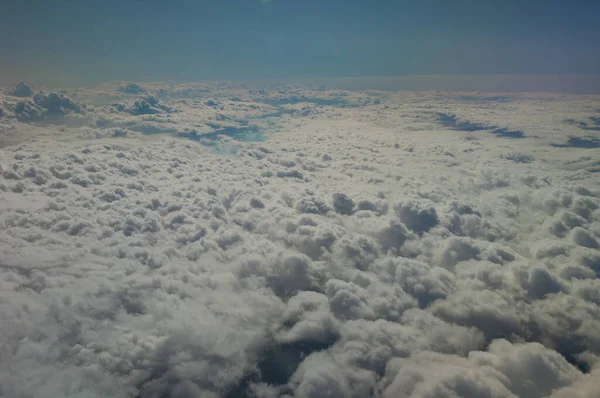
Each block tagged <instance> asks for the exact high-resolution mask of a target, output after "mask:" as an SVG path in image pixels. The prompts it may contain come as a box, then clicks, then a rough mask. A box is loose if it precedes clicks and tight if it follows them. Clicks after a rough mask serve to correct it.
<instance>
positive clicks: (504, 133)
mask: <svg viewBox="0 0 600 398" xmlns="http://www.w3.org/2000/svg"><path fill="white" fill-rule="evenodd" d="M492 134H494V135H495V136H497V137H501V138H526V135H525V133H524V132H522V131H520V130H510V129H506V128H500V129H494V130H492Z"/></svg>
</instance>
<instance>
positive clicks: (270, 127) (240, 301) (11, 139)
mask: <svg viewBox="0 0 600 398" xmlns="http://www.w3.org/2000/svg"><path fill="white" fill-rule="evenodd" d="M144 90H146V91H147V94H145V96H144V97H142V98H141V99H138V100H133V102H132V101H131V100H130V99H128V98H129V97H130V96H129V93H128V94H126V95H124V94H125V93H121V94H119V89H118V87H117V88H115V87H110V86H108V87H98V88H95V89H94V90H90V91H85V90H84V89H81V90H79V91H77V92H73V93H68V95H67V94H66V93H65V94H62V93H61V94H58V93H55V94H52V93H51V94H45V93H40V94H38V95H36V98H37V100H36V99H35V98H34V99H33V101H29V102H27V101H23V102H18V101H20V100H18V101H17V100H11V99H10V98H9V97H7V98H6V102H7V104H8V105H9V106H5V108H6V109H14V108H13V107H14V106H15V104H17V103H22V104H23V105H19V108H18V109H16V110H20V112H16V110H15V113H10V114H8V115H7V117H3V118H2V119H0V127H1V130H0V133H1V134H2V140H0V143H2V149H1V150H0V223H1V228H0V317H1V322H0V396H3V397H4V396H6V397H57V396H65V397H83V396H85V397H106V396H111V397H144V398H146V397H149V398H152V397H157V398H158V397H182V398H185V397H259V398H272V397H303V398H304V397H307V398H308V397H332V398H333V397H335V398H338V397H356V398H359V397H381V398H384V397H385V398H388V397H390V398H391V397H430V398H433V397H435V398H442V397H448V398H449V397H466V398H471V397H494V398H499V397H527V398H533V397H551V398H564V397H586V398H592V397H597V396H598V386H597V377H598V375H600V373H599V372H600V295H599V293H598V292H600V278H599V277H600V251H599V247H600V184H599V181H598V179H597V171H598V159H600V153H599V152H598V151H599V150H598V149H594V148H588V149H582V148H570V147H566V146H565V147H558V146H552V145H551V144H553V143H556V142H558V140H560V139H564V138H563V137H564V136H565V135H577V134H581V132H580V131H579V130H581V127H580V126H578V125H577V124H573V123H569V122H566V121H565V119H567V117H566V115H570V117H571V118H573V117H576V118H578V119H580V120H584V119H585V118H586V117H587V118H589V116H590V114H589V113H590V112H593V110H594V109H600V99H599V98H595V97H576V96H573V97H551V98H548V97H544V96H542V95H540V96H534V95H532V96H522V97H514V98H513V99H511V100H510V101H493V100H489V99H485V98H482V97H481V96H480V95H479V94H472V95H470V97H469V98H468V99H466V98H464V96H463V97H462V98H461V97H460V96H455V95H452V94H443V95H442V94H439V93H386V94H383V93H377V92H360V93H354V92H329V91H322V90H321V91H319V90H308V89H302V88H298V87H284V88H281V89H278V90H275V91H266V90H248V89H247V88H245V87H240V86H236V85H226V84H224V83H215V84H214V85H205V86H201V85H199V86H194V85H190V86H178V87H177V86H172V85H159V84H156V85H151V84H148V85H147V87H145V89H144ZM128 91H131V90H128ZM133 94H136V95H138V94H139V93H137V92H136V93H133ZM120 95H123V96H120ZM159 95H160V98H161V99H160V100H159V98H158V96H159ZM336 98H337V100H335V101H338V102H335V101H334V99H336ZM340 98H343V99H344V100H343V103H340V102H339V101H341V100H340ZM292 99H293V100H292ZM141 101H144V103H142V102H141ZM209 101H210V102H209ZM332 101H334V102H332ZM83 103H88V104H89V105H87V106H86V107H85V112H83V109H84V108H83V105H80V104H83ZM115 103H122V104H125V105H124V108H123V109H121V110H119V109H115V106H114V105H113V104H115ZM21 108H22V109H21ZM38 108H39V109H41V110H42V111H39V109H38ZM148 109H150V110H152V109H157V110H158V111H157V112H146V110H148ZM515 109H518V110H519V111H518V112H515ZM549 109H552V111H549ZM590 109H591V110H592V111H590ZM38 112H42V113H44V112H55V113H56V116H57V117H58V118H59V119H58V120H59V121H60V120H63V121H64V124H62V125H61V124H57V125H52V126H45V125H36V124H35V123H31V122H32V121H34V120H35V119H36V116H35V115H37V113H38ZM80 113H82V114H80ZM439 113H444V114H451V115H455V116H454V117H455V120H461V121H463V122H464V123H466V121H469V123H472V124H476V123H480V124H485V125H493V126H501V127H499V128H506V129H507V130H509V131H525V132H526V133H527V134H526V136H525V138H510V137H505V136H499V135H496V134H493V133H492V132H490V131H488V130H477V131H470V130H471V129H468V130H469V131H461V130H460V128H458V127H457V126H459V125H457V126H452V127H451V128H446V127H444V126H443V125H441V124H440V123H439ZM25 114H26V115H31V116H28V117H24V116H19V115H25ZM74 115H77V117H79V119H73V116H74ZM511 115H512V116H511ZM520 115H527V116H526V117H525V116H520ZM532 115H533V116H532ZM592 116H593V115H592ZM60 118H62V119H60ZM73 120H77V121H82V122H81V123H79V124H77V125H74V124H73V123H74V122H73ZM463 122H461V123H463ZM57 123H58V122H57ZM248 125H253V126H254V127H253V128H260V129H261V131H264V134H262V135H258V134H254V133H252V132H253V131H255V130H246V129H245V128H246V127H247V126H248ZM578 129H579V130H578ZM192 132H193V134H192ZM183 133H187V135H183ZM592 133H593V132H592ZM253 134H254V135H253ZM181 136H184V137H187V138H180V137H181ZM188 138H192V139H188ZM242 138H243V139H242ZM259 141H260V142H259ZM524 159H525V160H524Z"/></svg>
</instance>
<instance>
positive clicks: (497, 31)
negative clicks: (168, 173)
mask: <svg viewBox="0 0 600 398" xmlns="http://www.w3.org/2000/svg"><path fill="white" fill-rule="evenodd" d="M1 3H3V4H2V7H1V10H2V12H1V13H0V37H2V38H3V39H2V40H1V41H0V54H1V57H2V60H3V62H2V68H1V69H0V81H1V82H2V83H13V82H14V81H15V80H16V79H28V80H29V81H31V82H33V83H46V84H48V83H53V82H54V83H57V84H68V83H76V84H82V83H96V82H102V81H106V80H114V79H117V80H127V79H129V80H205V79H208V80H211V79H231V80H240V79H268V78H317V77H318V78H324V77H326V78H331V77H351V76H403V75H418V74H419V75H420V74H437V75H448V74H450V75H454V74H558V75H580V74H584V75H590V74H597V72H598V71H599V70H600V27H599V25H598V21H597V15H598V13H599V12H600V3H598V2H597V1H585V0H575V1H560V0H546V1H542V0H532V1H527V2H522V1H517V0H503V1H495V0H493V1H475V0H458V1H445V0H419V1H417V0H328V1H322V0H193V1H192V0H172V1H164V0H160V1H159V0H144V1H138V0H136V1H132V0H106V1H102V2H100V1H95V0H77V1H74V0H56V1H52V2H48V1H44V0H23V1H10V2H9V1H6V2H5V1H2V2H1Z"/></svg>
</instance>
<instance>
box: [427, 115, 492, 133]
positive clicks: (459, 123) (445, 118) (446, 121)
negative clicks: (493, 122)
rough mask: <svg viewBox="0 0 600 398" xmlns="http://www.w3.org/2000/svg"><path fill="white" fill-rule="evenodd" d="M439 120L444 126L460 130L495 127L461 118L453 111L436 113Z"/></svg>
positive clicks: (478, 129)
mask: <svg viewBox="0 0 600 398" xmlns="http://www.w3.org/2000/svg"><path fill="white" fill-rule="evenodd" d="M436 117H437V120H438V121H439V122H440V123H441V124H442V125H443V126H444V127H449V128H451V129H454V130H460V131H480V130H490V129H491V128H493V127H491V128H490V127H489V126H486V125H484V124H482V123H473V122H471V121H469V120H459V119H458V117H457V116H456V115H455V114H453V113H444V112H437V113H436Z"/></svg>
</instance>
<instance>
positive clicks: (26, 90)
mask: <svg viewBox="0 0 600 398" xmlns="http://www.w3.org/2000/svg"><path fill="white" fill-rule="evenodd" d="M8 93H9V94H10V95H14V96H15V97H31V96H32V95H33V89H32V88H31V87H29V86H28V85H27V84H25V83H23V82H18V83H17V84H16V85H15V87H14V88H13V89H12V90H10V91H9V92H8Z"/></svg>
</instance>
